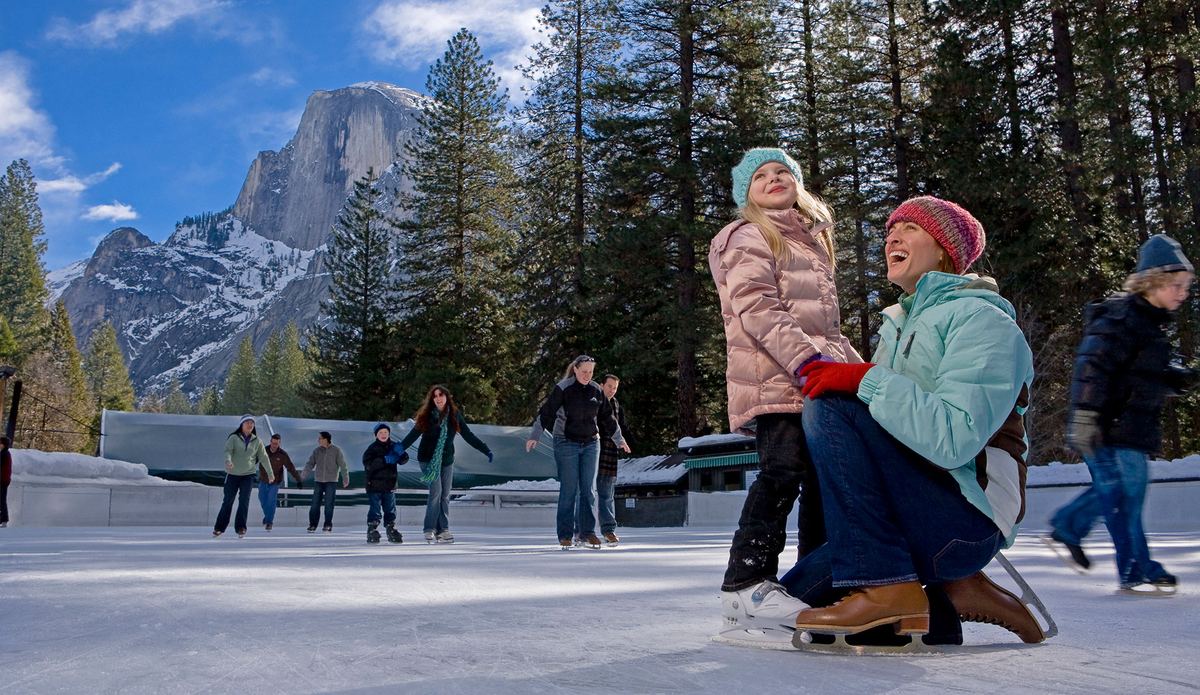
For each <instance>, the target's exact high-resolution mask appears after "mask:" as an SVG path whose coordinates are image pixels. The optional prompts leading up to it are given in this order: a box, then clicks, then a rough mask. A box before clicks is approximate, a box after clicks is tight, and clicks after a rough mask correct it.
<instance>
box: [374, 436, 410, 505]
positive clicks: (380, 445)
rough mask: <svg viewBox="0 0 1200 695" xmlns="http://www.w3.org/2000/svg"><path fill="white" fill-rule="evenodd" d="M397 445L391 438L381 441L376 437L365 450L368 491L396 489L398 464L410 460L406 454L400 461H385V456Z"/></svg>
mask: <svg viewBox="0 0 1200 695" xmlns="http://www.w3.org/2000/svg"><path fill="white" fill-rule="evenodd" d="M395 445H396V443H395V442H393V441H390V440H389V441H386V442H381V441H379V440H378V439H376V440H375V441H373V442H371V446H369V447H367V450H366V451H364V452H363V471H365V472H366V478H367V492H388V491H389V490H394V489H396V466H397V465H402V464H404V462H405V461H407V460H408V454H407V453H406V454H404V455H403V456H402V457H401V458H400V461H399V462H398V463H388V462H387V461H384V460H383V459H384V457H385V456H387V455H388V454H390V453H392V449H393V447H395Z"/></svg>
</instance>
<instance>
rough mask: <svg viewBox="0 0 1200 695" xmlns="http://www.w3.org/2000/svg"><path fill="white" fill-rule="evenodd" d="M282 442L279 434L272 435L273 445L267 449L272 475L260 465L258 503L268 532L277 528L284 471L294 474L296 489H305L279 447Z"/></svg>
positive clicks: (286, 456)
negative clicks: (277, 510)
mask: <svg viewBox="0 0 1200 695" xmlns="http://www.w3.org/2000/svg"><path fill="white" fill-rule="evenodd" d="M282 441H283V439H282V438H281V437H280V436H279V435H278V434H273V435H271V445H270V446H268V447H267V458H268V459H269V460H270V463H271V475H267V469H266V467H265V466H264V465H263V464H262V463H259V464H258V503H259V504H261V505H262V510H263V526H265V527H266V529H267V530H268V531H270V530H271V529H272V528H274V526H275V507H276V505H277V501H278V499H279V484H280V483H282V482H283V469H285V468H286V469H287V470H288V472H289V473H291V474H292V479H293V480H295V481H296V487H303V485H302V484H301V483H300V474H299V473H297V472H296V467H295V466H294V465H292V458H291V457H290V456H288V453H287V452H286V451H284V450H283V447H281V446H279V445H280V443H281V442H282ZM268 480H274V482H267V481H268Z"/></svg>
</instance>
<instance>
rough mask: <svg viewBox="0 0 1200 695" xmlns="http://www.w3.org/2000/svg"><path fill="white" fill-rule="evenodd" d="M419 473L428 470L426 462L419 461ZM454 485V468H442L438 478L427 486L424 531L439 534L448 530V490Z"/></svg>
mask: <svg viewBox="0 0 1200 695" xmlns="http://www.w3.org/2000/svg"><path fill="white" fill-rule="evenodd" d="M418 463H420V464H421V473H424V472H425V471H427V470H429V462H428V461H420V462H418ZM453 485H454V466H452V465H451V466H442V470H441V471H439V472H438V477H437V478H436V479H434V481H433V482H432V483H430V484H429V498H428V499H427V500H425V524H424V526H425V528H424V529H422V530H424V531H433V532H434V533H441V532H442V531H449V530H450V488H452V487H453Z"/></svg>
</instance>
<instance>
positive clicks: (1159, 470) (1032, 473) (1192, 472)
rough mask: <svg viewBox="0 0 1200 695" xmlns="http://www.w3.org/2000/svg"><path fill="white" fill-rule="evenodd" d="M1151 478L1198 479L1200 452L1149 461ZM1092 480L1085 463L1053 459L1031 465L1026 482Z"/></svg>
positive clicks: (1049, 483) (1044, 484)
mask: <svg viewBox="0 0 1200 695" xmlns="http://www.w3.org/2000/svg"><path fill="white" fill-rule="evenodd" d="M1150 479H1151V480H1196V479H1200V454H1191V455H1189V456H1185V457H1183V458H1181V459H1175V460H1173V461H1164V460H1161V459H1156V460H1152V461H1150ZM1090 482H1092V474H1091V473H1090V472H1089V471H1088V468H1087V464H1085V463H1061V462H1059V461H1054V462H1052V463H1050V464H1049V465H1047V466H1031V467H1030V468H1029V478H1028V480H1027V484H1028V485H1030V486H1033V487H1050V486H1054V485H1083V484H1086V483H1090Z"/></svg>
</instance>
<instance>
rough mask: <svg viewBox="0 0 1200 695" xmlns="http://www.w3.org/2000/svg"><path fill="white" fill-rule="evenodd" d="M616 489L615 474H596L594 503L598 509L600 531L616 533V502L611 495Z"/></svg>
mask: <svg viewBox="0 0 1200 695" xmlns="http://www.w3.org/2000/svg"><path fill="white" fill-rule="evenodd" d="M616 491H617V476H615V475H597V476H596V498H597V501H596V505H597V507H598V508H599V510H600V533H616V531H617V502H616V500H615V499H613V496H614V495H615V494H616Z"/></svg>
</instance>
